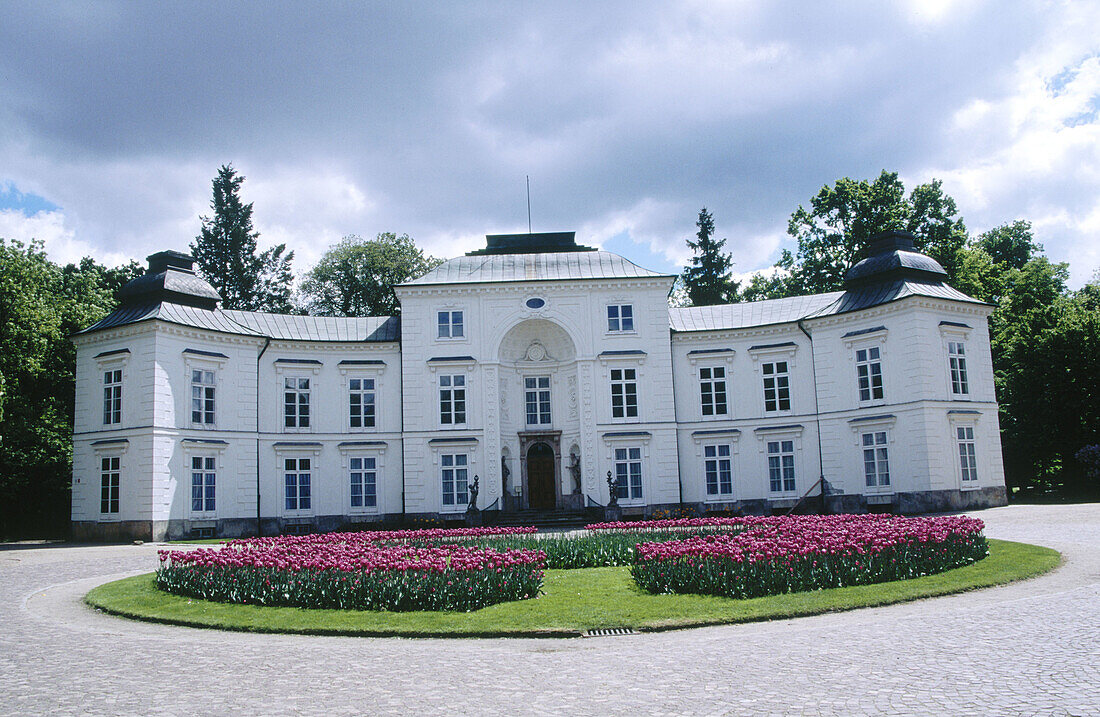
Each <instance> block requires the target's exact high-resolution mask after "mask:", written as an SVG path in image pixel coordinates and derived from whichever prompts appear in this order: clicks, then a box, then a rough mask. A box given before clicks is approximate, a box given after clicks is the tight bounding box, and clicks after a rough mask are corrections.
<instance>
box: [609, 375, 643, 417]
mask: <svg viewBox="0 0 1100 717" xmlns="http://www.w3.org/2000/svg"><path fill="white" fill-rule="evenodd" d="M611 415H612V417H614V418H634V417H636V416H637V415H638V371H637V369H633V368H613V369H611Z"/></svg>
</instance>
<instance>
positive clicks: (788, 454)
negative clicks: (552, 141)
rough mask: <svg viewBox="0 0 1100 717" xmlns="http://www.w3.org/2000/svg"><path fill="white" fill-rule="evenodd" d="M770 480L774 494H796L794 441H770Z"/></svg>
mask: <svg viewBox="0 0 1100 717" xmlns="http://www.w3.org/2000/svg"><path fill="white" fill-rule="evenodd" d="M768 479H769V482H770V483H771V491H772V493H793V492H794V490H795V480H794V441H768Z"/></svg>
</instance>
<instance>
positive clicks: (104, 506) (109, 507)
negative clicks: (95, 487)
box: [99, 456, 121, 513]
mask: <svg viewBox="0 0 1100 717" xmlns="http://www.w3.org/2000/svg"><path fill="white" fill-rule="evenodd" d="M120 460H121V459H120V458H119V457H118V456H107V457H104V458H101V459H100V462H99V512H100V513H117V512H118V487H119V481H118V478H119V473H120V471H119V462H120Z"/></svg>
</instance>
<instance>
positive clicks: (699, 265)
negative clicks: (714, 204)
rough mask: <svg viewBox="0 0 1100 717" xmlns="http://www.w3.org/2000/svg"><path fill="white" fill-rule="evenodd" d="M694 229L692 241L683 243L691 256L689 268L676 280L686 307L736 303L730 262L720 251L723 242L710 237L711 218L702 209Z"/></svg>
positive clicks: (712, 231) (712, 224)
mask: <svg viewBox="0 0 1100 717" xmlns="http://www.w3.org/2000/svg"><path fill="white" fill-rule="evenodd" d="M695 226H697V227H699V231H698V232H697V233H696V235H695V236H696V241H691V240H690V239H689V240H688V243H687V244H688V246H689V247H691V249H692V251H693V252H695V253H694V255H693V256H692V257H691V266H689V267H686V268H685V269H684V273H683V274H682V276H681V277H680V278H681V281H682V282H683V285H684V289H685V291H686V292H687V299H688V305H690V306H712V305H714V304H728V303H730V302H733V301H736V300H737V282H736V281H734V280H733V278H732V277H731V275H730V268H731V267H732V265H733V259H732V258H731V257H730V254H729V252H726V251H723V250H722V247H724V246H725V244H726V240H725V239H715V238H714V216H713V215H712V214H711V213H710V212H708V211H707V208H706V207H703V208H702V209H700V210H699V219H698V220H696V222H695Z"/></svg>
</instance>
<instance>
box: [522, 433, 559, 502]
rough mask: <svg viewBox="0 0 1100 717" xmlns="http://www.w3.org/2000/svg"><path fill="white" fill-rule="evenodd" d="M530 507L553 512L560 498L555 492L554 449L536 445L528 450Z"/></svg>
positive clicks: (544, 445)
mask: <svg viewBox="0 0 1100 717" xmlns="http://www.w3.org/2000/svg"><path fill="white" fill-rule="evenodd" d="M527 495H528V498H527V499H528V505H530V507H531V508H535V509H539V510H553V509H554V508H556V507H557V503H558V496H557V491H556V490H554V449H553V448H551V447H550V446H548V445H547V444H545V443H536V444H534V445H533V446H531V447H530V448H529V449H528V450H527Z"/></svg>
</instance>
